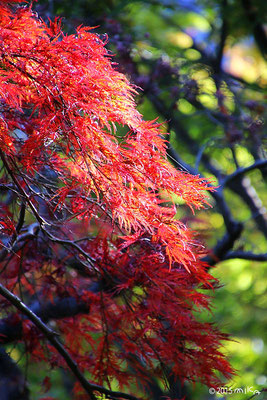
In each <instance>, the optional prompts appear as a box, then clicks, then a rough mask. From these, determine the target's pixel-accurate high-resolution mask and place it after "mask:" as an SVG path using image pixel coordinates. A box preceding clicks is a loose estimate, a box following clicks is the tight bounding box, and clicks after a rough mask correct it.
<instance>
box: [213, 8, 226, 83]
mask: <svg viewBox="0 0 267 400" xmlns="http://www.w3.org/2000/svg"><path fill="white" fill-rule="evenodd" d="M226 10H227V0H222V28H221V38H220V43H219V46H218V49H217V56H216V60H215V63H214V72H215V74H216V75H217V77H218V76H219V75H220V74H221V69H222V60H223V51H224V46H225V42H226V38H227V32H228V23H227V15H226ZM218 86H219V84H218Z"/></svg>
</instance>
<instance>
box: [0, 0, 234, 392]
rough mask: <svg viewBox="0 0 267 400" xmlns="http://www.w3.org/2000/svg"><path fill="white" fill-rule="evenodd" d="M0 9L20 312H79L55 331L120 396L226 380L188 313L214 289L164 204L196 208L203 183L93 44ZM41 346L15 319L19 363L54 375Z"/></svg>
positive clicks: (211, 339) (5, 176)
mask: <svg viewBox="0 0 267 400" xmlns="http://www.w3.org/2000/svg"><path fill="white" fill-rule="evenodd" d="M0 7H1V13H0V37H1V41H0V57H1V60H0V95H1V104H0V107H1V108H0V129H1V130H0V147H1V155H2V160H3V168H2V173H1V187H2V189H3V188H5V190H4V189H3V190H4V195H3V196H2V198H1V204H2V205H3V209H2V211H1V221H0V223H1V239H2V245H3V249H5V248H7V249H9V250H10V249H11V248H12V251H9V252H6V254H5V256H4V257H2V264H3V269H2V273H1V279H2V281H3V282H4V283H5V285H6V287H8V288H9V289H10V290H12V291H13V292H14V293H17V294H20V293H21V290H22V289H21V288H22V287H23V293H24V296H25V298H26V299H28V303H29V304H30V303H31V302H33V298H38V299H39V301H41V302H43V303H44V302H48V301H50V302H53V301H55V299H57V298H63V297H66V298H68V297H71V298H75V299H76V300H77V301H79V302H81V301H82V302H83V304H86V306H87V309H88V312H86V313H85V312H84V310H83V313H81V314H80V315H76V316H75V317H73V318H65V319H63V320H58V321H57V329H58V331H59V332H60V333H61V334H62V337H63V338H64V343H65V346H66V348H67V349H68V350H69V352H70V353H71V355H72V356H73V358H74V359H75V360H76V361H77V363H78V365H79V367H80V368H81V369H82V370H86V371H89V372H90V374H91V376H92V379H93V380H94V381H95V382H98V383H104V384H108V383H109V382H111V381H112V379H113V378H116V379H117V381H118V382H119V384H120V385H121V386H123V385H126V386H129V385H130V382H131V381H133V380H137V382H139V383H140V381H141V380H143V381H144V382H145V381H146V379H148V378H147V377H148V376H149V374H152V375H153V376H159V377H160V378H162V379H164V380H165V381H166V384H167V382H168V375H169V374H173V375H174V376H176V377H178V378H179V379H181V380H182V381H183V380H190V381H191V380H193V381H195V380H200V381H202V382H204V383H206V384H209V385H215V384H217V383H218V379H217V377H216V373H217V372H220V373H223V374H224V375H225V376H227V377H228V376H229V374H230V373H231V368H230V367H229V364H228V362H227V361H226V360H225V359H224V356H223V355H222V354H221V352H220V351H219V349H220V346H221V340H223V339H225V336H224V335H223V334H222V333H220V332H219V331H218V330H217V329H216V328H214V327H213V326H212V325H211V324H208V323H203V322H199V318H198V316H197V314H198V312H199V311H200V310H201V309H209V297H208V295H207V294H205V290H207V289H210V288H212V287H214V286H216V282H215V281H214V279H213V278H212V276H211V275H210V274H208V272H207V270H206V267H205V265H204V264H203V263H202V262H201V260H200V258H201V256H203V254H204V250H203V247H202V246H201V244H200V243H199V242H198V241H197V240H196V238H195V234H194V232H192V231H190V230H189V229H188V228H187V227H186V226H185V225H184V224H183V223H182V222H180V221H178V220H177V219H175V214H176V205H175V204H174V203H173V201H172V195H173V193H175V194H176V195H178V196H179V197H180V198H181V199H182V200H183V201H184V202H185V203H186V204H188V206H189V207H191V208H192V209H193V208H200V207H203V206H205V205H206V204H207V195H206V190H207V189H209V183H208V182H207V181H205V180H203V179H201V178H199V177H197V176H192V175H190V174H188V173H185V172H182V171H179V170H177V169H175V168H174V167H173V166H171V165H170V164H169V162H168V161H167V157H166V148H167V143H166V141H165V140H164V138H163V137H162V132H161V131H160V127H159V124H158V123H157V122H156V121H150V122H147V121H144V120H143V119H142V115H140V113H139V112H138V111H137V109H136V106H135V103H134V95H135V91H136V89H135V88H134V87H133V86H131V85H130V83H129V82H128V80H127V79H126V77H125V76H124V75H123V74H121V73H120V72H118V71H117V70H116V66H114V65H113V64H112V60H111V56H110V54H109V53H108V51H107V50H106V48H105V40H106V39H105V38H104V39H103V38H101V37H100V36H98V35H97V34H94V33H92V31H91V29H90V28H85V27H79V28H78V29H77V32H76V33H75V34H73V35H65V34H64V33H63V32H62V30H61V25H60V20H55V21H54V22H51V23H50V25H49V26H48V25H47V24H45V23H44V22H43V21H42V20H41V19H40V18H38V16H36V15H35V14H34V13H33V12H32V11H31V9H30V8H29V7H22V6H19V7H15V9H14V8H12V9H11V8H9V6H7V5H5V4H4V2H1V6H0ZM122 127H124V128H123V129H122ZM117 131H118V133H120V135H119V134H118V133H117ZM122 132H127V133H125V134H122ZM6 193H8V194H6ZM7 196H8V199H7ZM23 207H24V208H25V210H24V214H25V215H23V216H22V213H23ZM18 226H19V229H18ZM23 235H24V237H23ZM25 235H26V236H25ZM27 235H28V236H27ZM199 289H202V290H201V291H199ZM2 305H3V306H4V307H5V308H6V309H7V312H10V307H9V305H8V303H7V302H6V301H4V300H2ZM41 339H42V338H41V334H40V333H38V332H36V328H34V327H33V326H32V324H31V323H30V322H29V321H28V320H25V319H24V321H23V340H24V341H25V340H26V343H27V349H28V350H29V352H30V353H31V354H32V356H33V357H34V358H35V359H45V360H47V361H48V362H50V363H51V364H52V365H61V364H62V363H63V361H62V359H61V358H60V356H58V355H57V354H56V353H55V351H54V350H53V349H52V348H49V347H48V350H47V346H45V345H44V344H43V341H42V340H41Z"/></svg>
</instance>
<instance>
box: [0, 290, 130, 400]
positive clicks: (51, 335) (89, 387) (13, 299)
mask: <svg viewBox="0 0 267 400" xmlns="http://www.w3.org/2000/svg"><path fill="white" fill-rule="evenodd" d="M0 295H2V296H3V297H4V298H5V299H7V300H8V301H9V302H10V303H11V304H12V305H13V306H15V307H16V308H17V309H18V310H19V311H20V312H22V314H24V315H25V316H27V317H28V318H29V320H30V321H32V322H33V324H34V325H35V326H36V327H37V328H38V329H39V330H40V331H41V332H42V333H43V335H44V336H45V337H46V338H47V340H48V341H49V342H50V343H51V345H52V346H53V347H54V348H55V349H56V350H57V352H58V353H59V354H60V355H61V356H62V357H63V359H64V360H65V362H66V364H67V365H68V367H69V368H70V370H71V371H72V373H73V375H74V376H75V377H76V378H77V379H78V381H79V382H80V384H81V385H82V387H83V388H84V389H85V391H86V393H88V395H89V398H90V399H91V400H96V397H95V394H94V391H98V392H100V393H103V394H106V395H108V396H110V397H111V398H116V399H118V398H123V399H129V400H137V398H136V397H135V396H132V395H130V394H127V393H122V392H114V391H112V390H109V389H106V388H104V387H103V386H100V385H94V384H92V383H90V382H89V381H88V380H87V379H86V378H85V376H84V375H83V374H82V372H81V370H80V369H79V367H78V366H77V364H76V362H75V361H74V360H73V359H72V358H71V356H70V355H69V353H68V352H67V350H66V349H65V348H64V346H63V345H62V344H61V343H60V341H59V340H58V336H59V335H58V333H57V332H55V331H53V330H52V329H50V328H49V327H48V326H47V325H46V324H45V323H44V322H43V321H42V320H41V319H40V318H39V317H38V316H37V315H36V314H35V313H34V312H33V311H32V310H30V309H29V308H28V307H27V306H26V305H25V304H24V303H23V302H22V300H21V299H20V298H19V297H18V296H16V295H14V294H13V293H11V292H10V291H9V290H8V289H7V288H6V287H5V286H3V285H2V284H0Z"/></svg>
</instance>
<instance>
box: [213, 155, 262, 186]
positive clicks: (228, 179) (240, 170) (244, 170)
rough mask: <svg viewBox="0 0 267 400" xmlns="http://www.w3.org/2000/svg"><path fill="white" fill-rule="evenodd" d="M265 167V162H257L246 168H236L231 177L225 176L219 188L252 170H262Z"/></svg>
mask: <svg viewBox="0 0 267 400" xmlns="http://www.w3.org/2000/svg"><path fill="white" fill-rule="evenodd" d="M266 165H267V160H257V161H256V162H255V163H254V164H251V165H249V166H248V167H244V168H238V169H237V170H235V172H233V173H232V174H231V175H227V176H226V177H225V178H224V179H222V180H221V181H220V186H221V187H222V188H223V187H225V186H227V185H229V183H230V182H231V181H233V180H236V179H237V178H239V177H241V176H242V175H245V174H246V173H247V172H249V171H252V170H254V169H264V168H265V167H266Z"/></svg>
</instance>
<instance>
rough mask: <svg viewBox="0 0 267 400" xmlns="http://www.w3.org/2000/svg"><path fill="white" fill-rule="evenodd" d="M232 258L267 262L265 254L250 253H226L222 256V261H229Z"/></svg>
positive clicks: (238, 251) (239, 251) (266, 254)
mask: <svg viewBox="0 0 267 400" xmlns="http://www.w3.org/2000/svg"><path fill="white" fill-rule="evenodd" d="M232 258H240V259H243V260H252V261H267V253H263V254H254V253H252V252H250V251H241V250H236V251H228V252H227V253H226V254H225V255H224V256H223V260H230V259H232Z"/></svg>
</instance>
